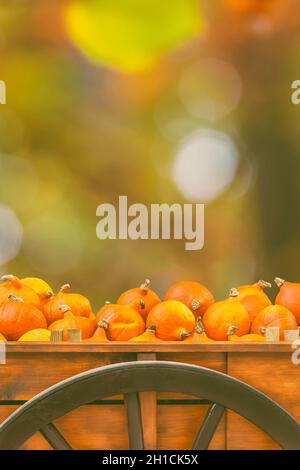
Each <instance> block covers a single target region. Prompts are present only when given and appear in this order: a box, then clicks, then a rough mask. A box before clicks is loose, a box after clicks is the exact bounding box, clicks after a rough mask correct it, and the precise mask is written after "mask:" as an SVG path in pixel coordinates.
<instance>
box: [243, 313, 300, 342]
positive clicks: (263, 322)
mask: <svg viewBox="0 0 300 470" xmlns="http://www.w3.org/2000/svg"><path fill="white" fill-rule="evenodd" d="M269 326H278V327H279V332H280V339H282V340H283V339H284V330H296V329H297V321H296V318H295V317H294V315H293V314H292V312H290V311H289V310H288V309H287V308H286V307H283V306H282V305H270V306H269V307H265V308H264V309H263V310H262V311H261V312H260V313H259V314H258V315H256V317H255V318H254V321H253V323H252V327H251V332H252V333H258V334H264V332H265V330H266V328H267V327H269Z"/></svg>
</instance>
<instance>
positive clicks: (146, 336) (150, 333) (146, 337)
mask: <svg viewBox="0 0 300 470" xmlns="http://www.w3.org/2000/svg"><path fill="white" fill-rule="evenodd" d="M155 331H156V327H155V326H154V325H151V326H148V327H147V328H146V330H145V331H144V333H142V334H141V335H139V336H136V337H135V338H131V339H130V340H129V342H133V343H140V342H143V343H161V341H160V340H159V339H158V338H157V337H156V335H155Z"/></svg>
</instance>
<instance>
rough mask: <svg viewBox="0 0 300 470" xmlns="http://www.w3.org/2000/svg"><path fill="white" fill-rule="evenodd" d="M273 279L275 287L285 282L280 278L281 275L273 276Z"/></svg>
mask: <svg viewBox="0 0 300 470" xmlns="http://www.w3.org/2000/svg"><path fill="white" fill-rule="evenodd" d="M274 281H275V284H276V285H277V287H281V286H282V285H283V284H284V283H285V280H284V279H281V277H275V279H274Z"/></svg>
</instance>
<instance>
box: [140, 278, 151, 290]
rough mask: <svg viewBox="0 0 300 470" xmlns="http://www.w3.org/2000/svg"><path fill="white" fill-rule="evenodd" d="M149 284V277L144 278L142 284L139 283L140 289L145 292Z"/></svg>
mask: <svg viewBox="0 0 300 470" xmlns="http://www.w3.org/2000/svg"><path fill="white" fill-rule="evenodd" d="M149 286H150V279H145V281H144V282H143V284H141V285H140V289H141V290H142V291H144V293H145V294H146V293H147V292H148V290H149Z"/></svg>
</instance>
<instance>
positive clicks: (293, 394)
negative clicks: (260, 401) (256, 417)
mask: <svg viewBox="0 0 300 470" xmlns="http://www.w3.org/2000/svg"><path fill="white" fill-rule="evenodd" d="M228 374H229V375H231V376H233V377H236V378H238V379H240V380H243V381H244V382H246V383H247V384H249V385H252V386H253V387H255V388H257V389H258V390H260V391H262V392H264V393H265V394H266V395H268V396H269V397H270V398H272V399H273V400H275V401H276V402H278V403H279V404H280V405H281V406H283V407H284V408H285V409H286V410H287V411H289V412H290V413H291V414H292V415H293V417H294V418H295V419H296V420H298V421H300V401H299V399H298V397H299V390H300V369H299V366H296V365H294V364H292V362H291V353H289V354H287V353H278V354H268V353H263V354H254V353H247V354H233V353H230V354H228ZM227 445H228V449H236V450H238V449H239V450H240V449H278V445H277V444H276V443H274V441H272V440H271V439H270V438H269V437H268V436H266V435H265V434H264V433H263V432H262V431H260V430H259V429H257V428H256V427H255V426H253V425H252V424H251V423H249V422H248V421H246V420H245V419H243V418H241V417H240V416H238V415H236V414H235V413H232V412H228V413H227Z"/></svg>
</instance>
